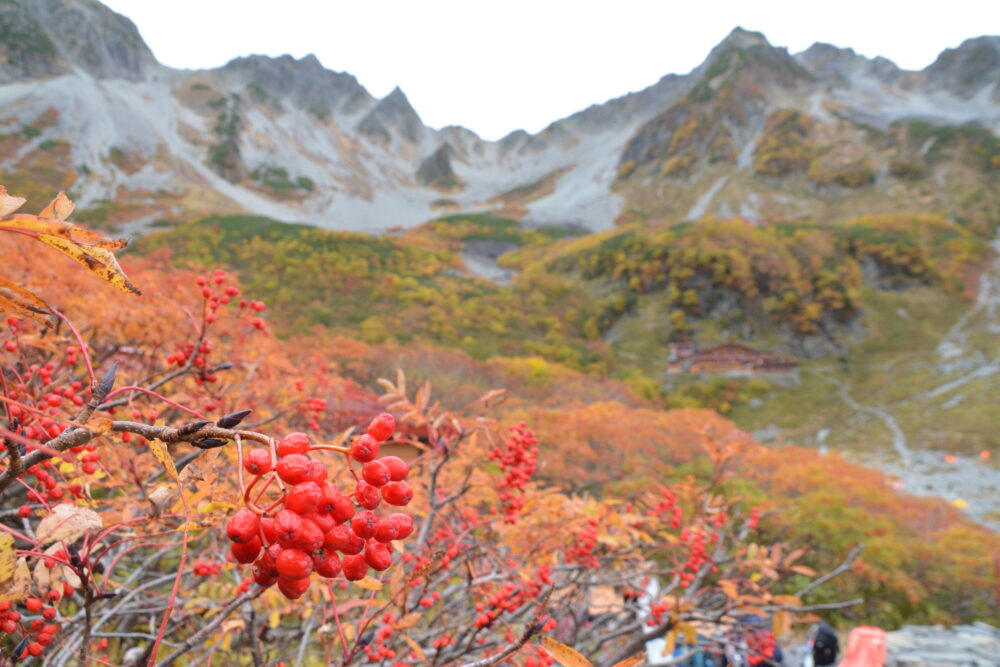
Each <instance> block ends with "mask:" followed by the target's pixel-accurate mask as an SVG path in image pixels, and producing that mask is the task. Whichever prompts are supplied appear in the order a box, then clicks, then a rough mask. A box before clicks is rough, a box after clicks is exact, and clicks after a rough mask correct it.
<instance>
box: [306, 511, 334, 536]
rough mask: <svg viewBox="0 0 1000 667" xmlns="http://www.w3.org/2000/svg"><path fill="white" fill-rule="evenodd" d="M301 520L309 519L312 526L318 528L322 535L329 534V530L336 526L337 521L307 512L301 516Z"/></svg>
mask: <svg viewBox="0 0 1000 667" xmlns="http://www.w3.org/2000/svg"><path fill="white" fill-rule="evenodd" d="M302 518H303V519H309V520H310V521H312V522H313V523H314V524H316V525H317V526H319V529H320V530H321V531H323V533H324V534H326V533H329V532H330V530H331V529H332V528H333V527H334V526H336V525H337V520H336V519H334V518H333V517H332V516H330V515H329V514H325V513H320V512H309V513H308V514H303V515H302Z"/></svg>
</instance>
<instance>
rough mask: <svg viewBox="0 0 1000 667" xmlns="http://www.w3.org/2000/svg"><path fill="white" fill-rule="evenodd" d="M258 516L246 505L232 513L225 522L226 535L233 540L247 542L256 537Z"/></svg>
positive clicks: (258, 524) (258, 523)
mask: <svg viewBox="0 0 1000 667" xmlns="http://www.w3.org/2000/svg"><path fill="white" fill-rule="evenodd" d="M259 528H260V518H259V517H258V516H257V515H256V514H254V513H253V512H252V511H250V510H249V509H247V508H246V507H244V508H242V509H240V510H239V511H238V512H236V514H234V515H233V516H232V517H231V518H230V519H229V522H228V523H227V524H226V536H227V537H229V539H230V540H232V541H233V542H249V541H250V540H251V539H253V538H255V537H257V531H258V529H259Z"/></svg>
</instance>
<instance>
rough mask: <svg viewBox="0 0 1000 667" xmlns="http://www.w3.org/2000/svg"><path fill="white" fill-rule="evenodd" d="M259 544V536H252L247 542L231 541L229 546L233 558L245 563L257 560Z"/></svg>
mask: <svg viewBox="0 0 1000 667" xmlns="http://www.w3.org/2000/svg"><path fill="white" fill-rule="evenodd" d="M261 546H262V545H261V542H260V538H259V537H254V538H253V539H252V540H250V541H248V542H233V543H232V544H231V545H229V548H230V550H231V551H232V552H233V558H235V559H236V562H237V563H242V564H244V565H246V564H247V563H252V562H254V561H255V560H257V556H259V555H260V548H261Z"/></svg>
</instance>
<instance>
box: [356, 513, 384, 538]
mask: <svg viewBox="0 0 1000 667" xmlns="http://www.w3.org/2000/svg"><path fill="white" fill-rule="evenodd" d="M377 528H378V517H377V516H375V515H374V514H372V513H371V512H358V513H357V514H355V515H354V518H353V519H351V530H352V531H354V534H355V535H357V536H358V537H361V538H364V539H366V540H367V539H368V538H369V537H372V536H373V535H375V530H376V529H377Z"/></svg>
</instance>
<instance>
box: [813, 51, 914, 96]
mask: <svg viewBox="0 0 1000 667" xmlns="http://www.w3.org/2000/svg"><path fill="white" fill-rule="evenodd" d="M794 57H795V59H796V60H797V61H798V62H799V63H801V64H802V65H804V66H805V67H806V69H808V70H809V71H810V72H812V73H813V74H814V75H815V76H816V77H817V78H819V79H823V80H826V81H828V82H829V83H835V84H837V85H841V86H849V85H850V82H851V78H852V76H854V75H870V76H874V77H875V78H876V79H878V80H879V81H882V82H883V83H890V82H892V81H894V80H896V79H898V78H899V77H900V76H901V75H902V74H903V71H902V70H901V69H899V68H898V67H897V66H896V64H895V63H893V62H892V61H891V60H888V59H886V58H882V57H881V56H879V57H876V58H873V59H868V58H866V57H864V56H862V55H859V54H857V53H855V52H854V49H843V48H840V47H836V46H833V45H832V44H825V43H823V42H816V43H815V44H813V45H812V46H810V47H809V48H808V49H806V50H805V51H803V52H801V53H797V54H795V56H794Z"/></svg>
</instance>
